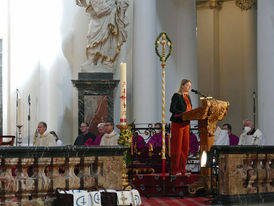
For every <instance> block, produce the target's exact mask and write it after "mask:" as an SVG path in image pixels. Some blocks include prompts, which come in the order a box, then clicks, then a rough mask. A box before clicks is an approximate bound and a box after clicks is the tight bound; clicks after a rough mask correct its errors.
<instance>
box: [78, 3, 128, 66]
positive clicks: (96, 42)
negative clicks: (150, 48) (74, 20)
mask: <svg viewBox="0 0 274 206" xmlns="http://www.w3.org/2000/svg"><path fill="white" fill-rule="evenodd" d="M76 4H77V5H79V6H81V7H85V8H86V12H87V13H88V14H89V16H90V23H89V30H88V34H87V48H86V55H87V59H88V60H87V62H86V63H84V64H86V65H91V64H93V65H97V64H98V62H99V63H101V64H103V65H107V66H109V67H112V66H113V63H114V62H115V61H116V59H117V57H118V55H119V53H120V49H121V46H122V45H123V43H124V42H126V39H127V31H126V27H127V25H128V19H127V17H126V10H127V8H128V6H129V0H76Z"/></svg>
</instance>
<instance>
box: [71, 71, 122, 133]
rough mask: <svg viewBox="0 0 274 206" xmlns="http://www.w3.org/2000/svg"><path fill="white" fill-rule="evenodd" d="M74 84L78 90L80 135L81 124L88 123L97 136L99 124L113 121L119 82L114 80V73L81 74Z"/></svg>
mask: <svg viewBox="0 0 274 206" xmlns="http://www.w3.org/2000/svg"><path fill="white" fill-rule="evenodd" d="M72 82H73V84H74V86H75V87H76V88H77V89H78V129H79V134H80V133H81V131H80V125H81V123H82V122H88V123H89V124H90V129H89V130H90V132H92V133H94V134H96V135H97V134H98V131H97V125H98V123H100V122H104V121H106V120H113V102H114V97H113V93H114V89H115V88H116V87H117V85H118V83H119V80H113V74H112V73H79V74H78V80H72Z"/></svg>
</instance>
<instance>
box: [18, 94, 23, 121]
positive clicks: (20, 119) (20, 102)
mask: <svg viewBox="0 0 274 206" xmlns="http://www.w3.org/2000/svg"><path fill="white" fill-rule="evenodd" d="M17 115H18V116H17V118H18V119H17V125H22V99H21V98H20V97H19V98H18V113H17Z"/></svg>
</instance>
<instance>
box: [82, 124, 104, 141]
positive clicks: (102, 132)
mask: <svg viewBox="0 0 274 206" xmlns="http://www.w3.org/2000/svg"><path fill="white" fill-rule="evenodd" d="M104 125H105V123H99V124H98V125H97V129H98V132H99V135H98V136H97V137H96V139H95V140H94V141H93V140H92V139H88V140H87V141H86V143H85V145H87V146H90V145H100V142H101V139H102V137H103V135H104V134H105V128H104Z"/></svg>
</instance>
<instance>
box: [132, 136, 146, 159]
mask: <svg viewBox="0 0 274 206" xmlns="http://www.w3.org/2000/svg"><path fill="white" fill-rule="evenodd" d="M132 134H133V137H132V144H133V151H134V155H135V156H142V157H144V156H145V155H144V154H145V153H144V149H145V146H146V142H145V140H144V138H143V137H142V136H141V135H139V134H138V132H134V131H132Z"/></svg>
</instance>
